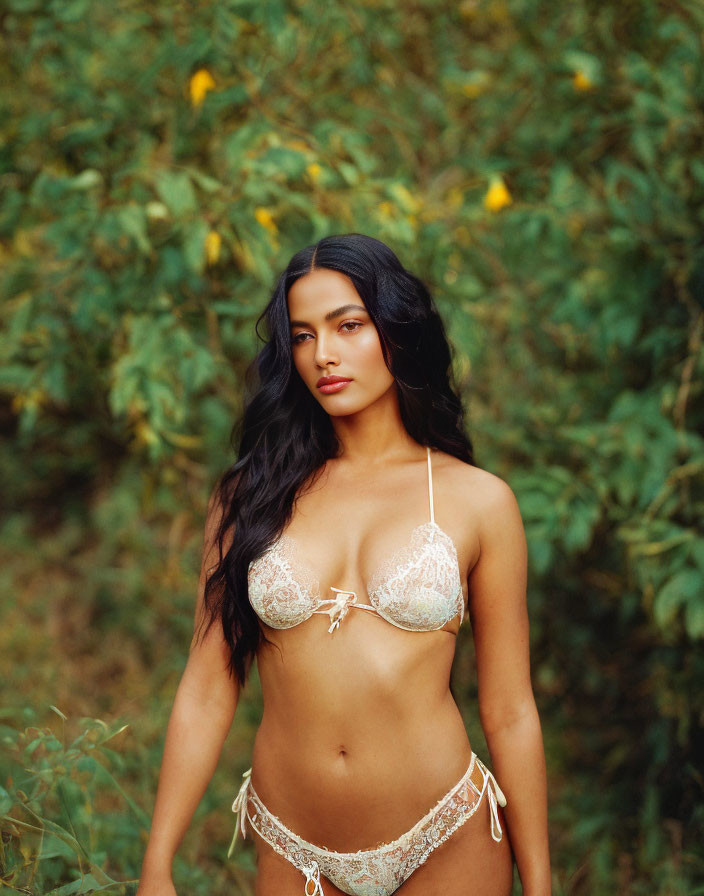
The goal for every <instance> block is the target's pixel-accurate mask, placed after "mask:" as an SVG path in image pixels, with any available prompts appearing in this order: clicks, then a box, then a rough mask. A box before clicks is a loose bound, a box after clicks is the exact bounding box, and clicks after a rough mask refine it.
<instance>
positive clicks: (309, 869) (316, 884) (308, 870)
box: [301, 860, 325, 896]
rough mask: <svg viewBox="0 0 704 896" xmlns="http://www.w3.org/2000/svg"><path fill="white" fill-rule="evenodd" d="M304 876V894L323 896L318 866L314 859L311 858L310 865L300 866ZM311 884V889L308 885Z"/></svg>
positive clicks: (307, 895)
mask: <svg viewBox="0 0 704 896" xmlns="http://www.w3.org/2000/svg"><path fill="white" fill-rule="evenodd" d="M301 871H302V872H303V873H304V874H305V876H306V886H305V894H306V896H325V893H324V891H323V885H322V884H321V883H320V866H319V865H318V863H317V862H316V861H315V860H311V863H310V865H308V866H304V867H303V868H301ZM310 884H313V889H312V890H309V889H308V887H309V885H310Z"/></svg>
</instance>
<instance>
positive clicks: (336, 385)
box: [318, 380, 352, 395]
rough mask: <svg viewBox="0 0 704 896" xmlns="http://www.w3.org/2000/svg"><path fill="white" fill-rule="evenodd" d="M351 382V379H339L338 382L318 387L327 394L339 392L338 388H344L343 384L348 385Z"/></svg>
mask: <svg viewBox="0 0 704 896" xmlns="http://www.w3.org/2000/svg"><path fill="white" fill-rule="evenodd" d="M351 382H352V380H341V381H340V382H338V383H328V385H327V386H318V389H319V390H320V391H321V392H324V393H325V394H326V395H328V394H330V393H331V392H339V391H340V389H344V388H345V386H347V385H349V384H350V383H351Z"/></svg>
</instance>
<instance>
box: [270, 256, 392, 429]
mask: <svg viewBox="0 0 704 896" xmlns="http://www.w3.org/2000/svg"><path fill="white" fill-rule="evenodd" d="M288 316H289V320H290V322H291V350H292V352H293V363H294V364H295V366H296V370H297V371H298V373H299V375H300V377H301V379H302V380H303V382H304V383H305V384H306V386H307V387H308V389H309V390H310V391H311V393H312V394H313V395H314V396H315V398H316V400H317V401H319V402H320V404H321V405H322V407H323V409H324V410H325V411H326V412H327V413H328V414H330V415H332V416H344V415H346V414H354V413H356V412H357V411H361V410H362V409H364V408H366V407H368V406H369V405H370V404H372V403H373V402H375V401H377V400H378V399H379V398H381V396H382V395H384V394H385V393H386V392H387V391H388V390H389V389H390V388H391V386H392V385H393V384H394V378H393V376H392V375H391V373H390V371H389V369H388V368H387V366H386V364H385V363H384V356H383V353H382V350H381V342H380V340H379V334H378V333H377V330H376V327H375V326H374V324H373V323H372V320H371V318H370V317H369V315H368V314H367V311H366V309H365V307H364V303H363V302H362V300H361V299H360V297H359V294H358V293H357V290H356V289H355V288H354V286H353V285H352V281H351V280H350V279H349V278H348V277H347V276H345V275H344V274H341V273H340V272H339V271H332V270H330V269H328V268H318V269H316V270H314V271H311V272H310V273H309V274H306V275H305V276H303V277H300V278H299V279H298V280H296V282H295V283H294V284H293V286H292V287H291V288H290V289H289V292H288ZM323 377H333V378H334V377H343V378H344V379H345V380H346V383H345V384H344V385H341V386H329V387H328V388H327V389H326V387H325V385H324V383H320V380H321V378H323ZM321 387H322V388H321Z"/></svg>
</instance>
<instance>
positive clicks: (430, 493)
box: [426, 445, 435, 523]
mask: <svg viewBox="0 0 704 896" xmlns="http://www.w3.org/2000/svg"><path fill="white" fill-rule="evenodd" d="M426 450H427V452H428V497H429V498H430V522H431V523H434V522H435V508H434V507H433V466H432V464H431V463H430V445H426Z"/></svg>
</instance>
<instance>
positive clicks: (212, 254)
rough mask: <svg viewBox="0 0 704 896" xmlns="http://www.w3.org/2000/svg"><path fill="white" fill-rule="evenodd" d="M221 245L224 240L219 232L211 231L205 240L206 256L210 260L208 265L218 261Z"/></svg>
mask: <svg viewBox="0 0 704 896" xmlns="http://www.w3.org/2000/svg"><path fill="white" fill-rule="evenodd" d="M221 245H222V238H221V236H220V234H219V233H218V232H217V230H209V231H208V234H207V236H206V238H205V256H206V258H207V259H208V264H215V262H216V261H217V260H218V258H219V257H220V246H221Z"/></svg>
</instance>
